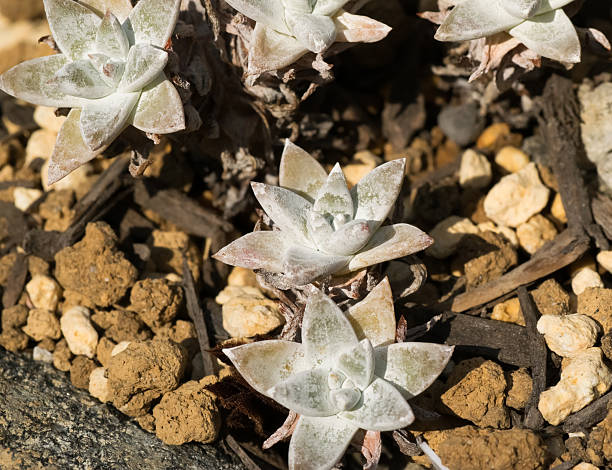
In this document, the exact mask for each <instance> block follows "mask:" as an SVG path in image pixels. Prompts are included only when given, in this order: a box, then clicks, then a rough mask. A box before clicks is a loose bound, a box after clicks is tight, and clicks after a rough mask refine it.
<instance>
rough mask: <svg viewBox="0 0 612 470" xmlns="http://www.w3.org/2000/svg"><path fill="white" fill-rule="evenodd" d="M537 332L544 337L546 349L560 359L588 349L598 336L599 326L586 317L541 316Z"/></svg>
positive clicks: (576, 314)
mask: <svg viewBox="0 0 612 470" xmlns="http://www.w3.org/2000/svg"><path fill="white" fill-rule="evenodd" d="M537 328H538V331H539V332H540V333H541V334H543V335H544V340H545V341H546V344H547V345H548V349H550V350H551V351H553V352H554V353H557V354H558V355H559V356H562V357H569V356H571V355H572V354H575V353H577V352H579V351H582V350H584V349H587V348H590V347H591V346H593V345H594V344H595V342H596V341H597V337H598V336H599V325H597V322H596V321H595V320H593V319H592V318H591V317H589V316H588V315H581V314H579V313H575V314H571V315H542V316H541V317H540V319H539V320H538V325H537Z"/></svg>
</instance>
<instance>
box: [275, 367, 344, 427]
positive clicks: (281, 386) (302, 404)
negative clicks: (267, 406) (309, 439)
mask: <svg viewBox="0 0 612 470" xmlns="http://www.w3.org/2000/svg"><path fill="white" fill-rule="evenodd" d="M328 376H329V369H321V368H319V369H313V370H305V371H303V372H298V373H297V374H293V375H292V376H291V377H289V378H288V379H287V380H284V381H282V382H279V383H277V384H276V385H275V386H274V387H272V388H271V389H270V390H268V393H267V395H269V396H270V397H271V398H273V399H274V400H276V401H277V402H278V403H280V404H281V405H283V406H284V407H286V408H289V409H290V410H291V411H295V412H296V413H298V414H301V415H305V416H332V415H335V414H336V413H337V412H338V410H337V409H336V407H335V406H334V404H333V403H332V402H331V400H330V396H329V395H330V389H329V385H328Z"/></svg>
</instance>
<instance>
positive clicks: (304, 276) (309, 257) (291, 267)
mask: <svg viewBox="0 0 612 470" xmlns="http://www.w3.org/2000/svg"><path fill="white" fill-rule="evenodd" d="M350 259H351V258H350V257H349V256H341V255H328V254H325V253H321V252H319V251H313V250H312V249H309V248H304V247H301V246H299V245H298V246H291V247H289V248H287V249H286V251H285V253H284V257H283V269H282V272H283V274H284V275H285V278H286V279H287V280H288V281H289V282H291V283H293V284H294V285H298V286H303V285H306V284H308V283H309V282H311V281H312V280H313V279H317V278H319V277H325V276H331V275H332V274H333V273H335V272H338V271H340V270H342V269H343V268H344V267H345V266H346V265H347V264H348V263H349V261H350Z"/></svg>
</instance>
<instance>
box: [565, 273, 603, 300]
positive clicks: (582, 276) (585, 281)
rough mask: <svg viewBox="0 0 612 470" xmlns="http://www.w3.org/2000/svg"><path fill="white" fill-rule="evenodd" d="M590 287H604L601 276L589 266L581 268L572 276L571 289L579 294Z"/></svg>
mask: <svg viewBox="0 0 612 470" xmlns="http://www.w3.org/2000/svg"><path fill="white" fill-rule="evenodd" d="M590 287H604V283H603V281H602V280H601V276H600V275H599V273H597V271H595V270H593V269H591V268H582V269H581V270H580V271H578V272H577V273H576V274H574V276H573V277H572V290H573V291H574V294H576V295H580V294H582V293H583V292H584V291H585V290H586V289H588V288H590Z"/></svg>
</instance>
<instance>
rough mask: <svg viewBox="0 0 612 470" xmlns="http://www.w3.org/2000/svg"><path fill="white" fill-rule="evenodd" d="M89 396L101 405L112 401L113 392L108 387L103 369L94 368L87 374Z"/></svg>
mask: <svg viewBox="0 0 612 470" xmlns="http://www.w3.org/2000/svg"><path fill="white" fill-rule="evenodd" d="M89 394H90V395H91V396H92V397H95V398H97V399H98V400H100V401H101V402H102V403H107V402H109V401H113V392H112V390H111V388H110V386H109V385H108V379H107V378H106V369H105V368H104V367H96V368H95V369H94V370H92V371H91V374H89Z"/></svg>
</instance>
